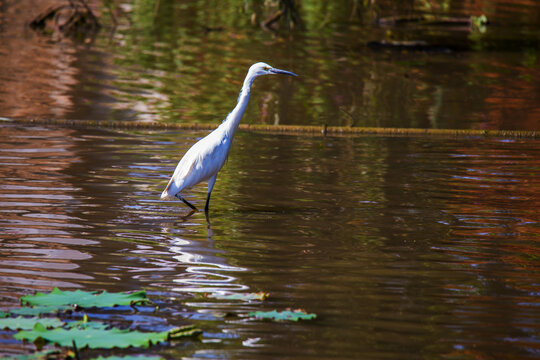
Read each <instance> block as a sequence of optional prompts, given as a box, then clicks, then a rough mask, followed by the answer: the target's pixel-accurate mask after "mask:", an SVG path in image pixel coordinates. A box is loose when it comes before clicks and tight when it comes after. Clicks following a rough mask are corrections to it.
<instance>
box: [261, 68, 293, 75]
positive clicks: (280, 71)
mask: <svg viewBox="0 0 540 360" xmlns="http://www.w3.org/2000/svg"><path fill="white" fill-rule="evenodd" d="M268 71H270V72H271V73H274V74H283V75H292V76H298V75H296V74H295V73H293V72H290V71H286V70H280V69H276V68H271V69H270V70H268Z"/></svg>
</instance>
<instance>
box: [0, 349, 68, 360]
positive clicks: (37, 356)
mask: <svg viewBox="0 0 540 360" xmlns="http://www.w3.org/2000/svg"><path fill="white" fill-rule="evenodd" d="M60 354H61V351H60V350H58V349H47V350H43V351H37V352H35V353H32V354H21V355H15V356H12V357H8V358H6V360H47V359H51V357H52V356H53V355H54V358H55V359H56V358H58V359H60V358H64V357H61V356H60Z"/></svg>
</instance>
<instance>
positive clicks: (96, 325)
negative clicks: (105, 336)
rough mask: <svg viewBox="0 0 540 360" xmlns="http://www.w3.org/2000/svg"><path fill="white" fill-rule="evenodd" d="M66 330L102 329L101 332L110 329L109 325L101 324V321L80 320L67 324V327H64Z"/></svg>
mask: <svg viewBox="0 0 540 360" xmlns="http://www.w3.org/2000/svg"><path fill="white" fill-rule="evenodd" d="M64 327H65V328H67V329H74V328H77V329H98V330H99V329H101V330H105V329H107V328H108V327H109V324H106V323H104V322H100V321H83V320H78V321H70V322H68V323H66V325H65V326H64Z"/></svg>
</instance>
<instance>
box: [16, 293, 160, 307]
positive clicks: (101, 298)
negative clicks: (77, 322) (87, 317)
mask: <svg viewBox="0 0 540 360" xmlns="http://www.w3.org/2000/svg"><path fill="white" fill-rule="evenodd" d="M21 302H22V303H23V304H27V305H42V306H62V305H75V306H80V307H83V308H91V307H112V306H116V305H132V304H134V303H148V302H150V300H148V298H147V297H146V292H145V291H144V290H141V291H137V292H134V293H125V292H120V293H108V292H107V291H104V292H102V293H99V294H98V293H97V292H95V291H82V290H75V291H62V290H60V289H58V288H54V289H53V290H52V291H51V292H50V293H47V294H44V293H40V292H38V293H37V294H36V295H27V296H23V297H22V298H21Z"/></svg>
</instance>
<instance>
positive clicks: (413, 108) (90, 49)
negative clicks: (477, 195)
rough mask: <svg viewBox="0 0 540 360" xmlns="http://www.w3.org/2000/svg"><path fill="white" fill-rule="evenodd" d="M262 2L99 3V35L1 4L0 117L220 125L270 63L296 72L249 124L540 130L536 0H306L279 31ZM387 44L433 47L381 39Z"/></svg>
mask: <svg viewBox="0 0 540 360" xmlns="http://www.w3.org/2000/svg"><path fill="white" fill-rule="evenodd" d="M261 3H262V2H260V1H249V2H238V1H221V2H213V1H206V0H190V1H182V2H176V1H147V0H142V1H122V2H121V3H118V2H109V1H107V2H103V3H101V2H97V1H96V2H91V5H92V7H93V8H94V10H95V11H96V13H97V14H98V15H99V16H100V21H101V23H102V24H103V28H102V30H101V31H100V32H99V33H98V34H97V35H96V36H95V38H92V37H89V38H88V41H70V40H63V41H54V40H53V39H54V37H52V38H51V37H49V36H43V35H38V34H36V33H34V32H33V31H31V30H29V29H28V28H26V27H25V24H26V23H28V22H29V21H31V19H32V17H33V16H36V15H37V13H39V11H41V9H40V8H39V6H36V5H35V4H33V2H32V1H31V0H22V1H18V2H14V3H13V4H10V5H9V6H6V7H5V9H0V19H1V21H2V27H0V64H1V65H0V79H1V81H0V116H3V117H9V118H29V117H30V118H54V119H75V120H79V119H83V120H88V119H91V120H100V121H102V120H112V121H118V120H131V121H158V122H179V123H192V122H198V123H200V122H202V123H214V124H217V123H219V122H220V121H221V120H222V119H223V118H224V117H225V116H226V114H227V113H228V112H229V111H230V110H231V109H232V108H233V107H234V104H235V100H236V98H237V96H238V92H239V91H240V87H241V85H242V80H243V78H244V76H245V74H246V72H247V69H248V67H249V66H250V65H251V64H252V63H254V62H258V61H265V62H267V63H269V64H271V65H273V66H276V67H279V68H284V69H287V70H291V71H294V72H295V73H298V74H299V75H300V77H299V78H294V79H291V78H285V77H274V78H273V79H270V78H268V77H266V78H263V79H258V80H257V81H256V82H255V89H254V91H253V96H252V100H251V104H250V106H249V107H248V110H247V114H246V117H245V119H244V122H247V123H253V124H259V123H262V124H293V125H304V124H305V125H323V124H328V125H330V126H336V125H341V126H374V127H406V128H411V127H416V128H459V129H504V130H515V129H518V130H539V128H540V126H539V124H540V117H539V116H540V115H539V114H540V105H539V104H540V99H539V95H538V94H540V89H539V88H538V87H539V86H538V84H540V76H539V75H540V74H539V60H538V59H539V57H538V51H539V49H540V46H539V45H540V41H539V38H538V28H539V26H540V24H539V19H540V3H538V2H535V1H508V0H488V1H463V0H452V1H444V2H442V3H441V2H439V1H389V0H383V1H376V2H370V1H364V2H359V1H352V0H351V1H341V2H335V1H315V2H309V1H303V2H302V7H301V8H300V9H299V13H300V15H301V18H302V25H301V26H296V27H295V28H294V29H292V30H289V29H287V27H286V26H284V25H285V24H284V23H282V24H281V28H280V29H278V30H277V31H265V30H264V29H262V28H261V26H260V23H261V22H262V21H263V20H264V19H266V18H267V17H269V16H270V15H272V14H273V13H274V12H275V11H277V8H272V7H270V8H265V7H264V6H263V5H262V4H261ZM266 3H271V2H266ZM43 5H45V4H43ZM113 15H114V17H113ZM482 15H485V16H486V17H487V18H488V20H489V25H487V26H481V27H475V26H472V25H470V24H466V23H463V22H467V21H469V20H470V19H471V17H472V16H476V17H479V16H482ZM113 18H114V21H113ZM419 18H422V19H424V20H423V21H411V19H419ZM393 19H394V20H399V19H401V20H409V21H401V22H393V21H392V20H393ZM454 21H458V22H457V23H454ZM391 42H395V43H398V44H399V43H406V42H419V43H422V44H424V43H425V44H426V45H425V46H424V47H422V46H421V47H419V48H414V47H412V48H409V47H400V46H396V47H385V46H382V47H381V46H373V45H372V44H377V43H379V44H380V43H391Z"/></svg>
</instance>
